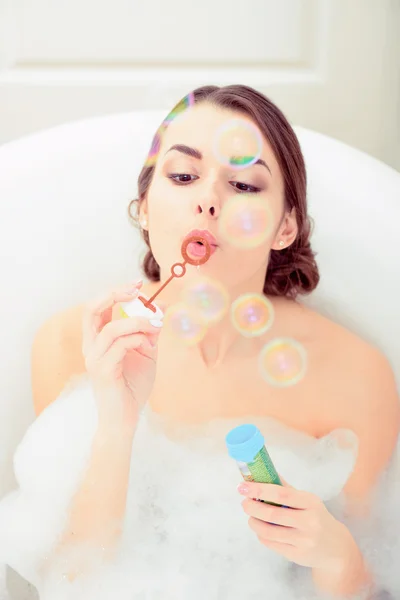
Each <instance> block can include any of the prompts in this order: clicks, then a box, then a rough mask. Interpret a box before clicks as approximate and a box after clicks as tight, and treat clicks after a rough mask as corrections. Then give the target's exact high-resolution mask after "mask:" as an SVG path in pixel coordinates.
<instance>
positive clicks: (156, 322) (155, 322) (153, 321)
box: [149, 319, 163, 327]
mask: <svg viewBox="0 0 400 600" xmlns="http://www.w3.org/2000/svg"><path fill="white" fill-rule="evenodd" d="M149 322H150V323H151V325H153V327H162V326H163V322H162V321H160V320H159V319H149Z"/></svg>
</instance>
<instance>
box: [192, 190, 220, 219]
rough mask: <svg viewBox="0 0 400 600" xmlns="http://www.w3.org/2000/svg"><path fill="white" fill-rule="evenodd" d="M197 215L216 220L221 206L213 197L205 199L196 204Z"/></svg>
mask: <svg viewBox="0 0 400 600" xmlns="http://www.w3.org/2000/svg"><path fill="white" fill-rule="evenodd" d="M196 212H197V214H202V213H203V214H205V216H207V217H210V218H212V219H218V217H219V214H220V212H221V205H220V202H219V200H218V199H217V197H216V196H215V195H213V196H212V197H210V196H209V197H208V198H205V199H204V200H202V201H201V202H199V203H198V204H197V209H196Z"/></svg>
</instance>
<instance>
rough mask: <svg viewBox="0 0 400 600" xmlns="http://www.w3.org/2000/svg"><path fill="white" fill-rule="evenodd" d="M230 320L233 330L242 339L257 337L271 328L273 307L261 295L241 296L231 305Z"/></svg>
mask: <svg viewBox="0 0 400 600" xmlns="http://www.w3.org/2000/svg"><path fill="white" fill-rule="evenodd" d="M231 319H232V323H233V326H234V327H235V329H236V330H237V331H239V333H241V334H242V335H243V336H244V337H249V338H250V337H257V336H259V335H262V334H263V333H265V332H266V331H268V329H269V328H270V327H271V325H272V323H273V320H274V307H273V306H272V303H271V302H270V301H269V300H268V298H266V297H265V296H262V295H261V294H243V295H242V296H239V298H236V300H235V301H234V302H233V303H232V306H231Z"/></svg>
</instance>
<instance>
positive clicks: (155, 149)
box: [144, 92, 194, 167]
mask: <svg viewBox="0 0 400 600" xmlns="http://www.w3.org/2000/svg"><path fill="white" fill-rule="evenodd" d="M191 106H194V94H193V92H190V94H188V95H187V96H185V97H184V98H182V100H180V101H179V102H178V104H176V105H175V106H174V108H173V109H172V110H171V112H170V113H169V114H168V115H167V117H166V118H165V119H164V121H163V122H162V123H161V125H160V127H159V128H158V129H157V132H156V134H155V136H154V138H153V141H152V144H151V147H150V150H149V153H148V155H147V158H146V160H145V163H144V164H145V167H154V165H155V164H156V162H157V159H158V155H159V152H160V148H161V142H162V137H163V135H164V133H165V130H166V129H167V127H168V125H169V123H171V121H173V120H174V119H175V117H177V116H178V115H180V114H182V113H183V112H185V110H186V109H188V108H190V107H191Z"/></svg>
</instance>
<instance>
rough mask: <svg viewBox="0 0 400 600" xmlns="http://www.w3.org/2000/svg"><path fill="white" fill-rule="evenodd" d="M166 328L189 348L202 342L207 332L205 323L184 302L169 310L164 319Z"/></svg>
mask: <svg viewBox="0 0 400 600" xmlns="http://www.w3.org/2000/svg"><path fill="white" fill-rule="evenodd" d="M164 327H167V328H168V329H169V331H170V332H171V333H172V334H173V335H174V336H175V337H177V338H179V339H180V340H181V341H183V342H184V343H185V344H187V345H188V346H192V345H194V344H197V343H198V342H200V341H201V340H202V339H203V337H204V336H205V334H206V332H207V327H206V326H205V324H204V322H203V321H202V320H201V319H200V318H199V316H198V315H197V314H196V312H195V311H194V310H193V309H191V308H189V307H188V306H186V304H184V303H183V302H180V303H178V304H174V305H173V306H170V307H169V308H168V310H167V312H166V313H165V317H164Z"/></svg>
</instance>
